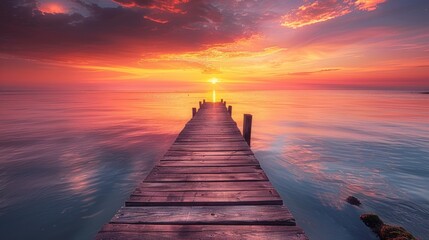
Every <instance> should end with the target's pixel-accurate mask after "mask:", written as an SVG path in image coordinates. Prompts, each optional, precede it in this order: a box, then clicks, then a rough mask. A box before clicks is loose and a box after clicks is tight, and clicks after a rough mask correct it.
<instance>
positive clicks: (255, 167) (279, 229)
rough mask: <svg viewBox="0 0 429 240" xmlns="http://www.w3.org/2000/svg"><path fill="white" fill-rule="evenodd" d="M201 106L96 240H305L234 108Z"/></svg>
mask: <svg viewBox="0 0 429 240" xmlns="http://www.w3.org/2000/svg"><path fill="white" fill-rule="evenodd" d="M200 106H201V107H200V108H199V110H198V111H196V110H194V111H193V115H194V116H193V118H192V119H191V120H190V121H189V122H188V123H187V124H186V126H185V128H184V129H183V130H182V132H181V133H180V134H179V136H178V137H177V139H176V141H175V142H174V143H173V145H172V146H171V147H170V149H169V150H168V151H167V153H166V154H165V155H164V157H163V158H162V159H161V161H159V163H158V164H157V165H156V166H155V168H154V169H153V170H152V171H151V172H150V174H149V175H148V176H147V177H146V179H145V180H144V181H143V182H142V183H141V184H140V185H139V186H138V187H137V189H136V190H135V191H134V192H133V193H132V195H131V196H130V198H129V199H128V200H127V201H126V202H125V206H124V207H122V208H121V209H120V210H119V211H118V212H117V213H116V214H115V216H114V217H113V218H112V219H111V220H110V222H109V223H107V224H106V225H104V226H103V227H102V229H101V230H100V232H99V233H98V234H97V236H96V238H97V239H270V240H273V239H307V237H306V236H305V234H304V232H303V231H302V230H301V229H300V228H299V227H297V226H296V224H295V220H294V218H293V216H292V214H291V213H290V212H289V211H288V209H287V208H286V207H285V206H284V205H283V201H282V199H281V198H280V196H279V194H278V193H277V191H276V190H275V189H274V188H273V186H272V185H271V183H270V182H269V180H268V178H267V176H266V175H265V173H264V171H263V170H262V169H261V167H260V165H259V163H258V161H257V159H256V158H255V156H254V154H253V152H252V151H251V150H250V147H249V145H248V144H247V142H246V141H245V140H244V138H243V137H242V135H241V133H240V131H239V129H238V128H237V124H236V123H235V122H234V120H233V119H232V118H231V112H230V111H232V108H229V109H227V108H226V104H225V103H224V102H221V103H209V102H205V101H204V103H200ZM250 122H251V119H250ZM248 135H249V136H250V133H249V134H248ZM249 143H250V140H249Z"/></svg>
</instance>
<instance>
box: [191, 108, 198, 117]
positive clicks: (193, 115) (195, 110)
mask: <svg viewBox="0 0 429 240" xmlns="http://www.w3.org/2000/svg"><path fill="white" fill-rule="evenodd" d="M195 114H197V108H192V117H195Z"/></svg>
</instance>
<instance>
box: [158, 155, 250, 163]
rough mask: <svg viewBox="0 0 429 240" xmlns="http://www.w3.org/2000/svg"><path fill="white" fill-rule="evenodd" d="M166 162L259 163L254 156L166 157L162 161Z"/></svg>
mask: <svg viewBox="0 0 429 240" xmlns="http://www.w3.org/2000/svg"><path fill="white" fill-rule="evenodd" d="M163 160H166V161H169V160H176V161H190V160H197V161H201V160H205V161H229V160H231V161H232V160H241V161H244V160H246V161H252V162H258V161H257V160H256V158H255V156H254V155H252V154H249V155H238V156H237V155H232V156H208V155H207V156H206V155H185V156H183V155H182V156H180V155H176V156H174V155H172V156H164V157H163V158H162V159H161V161H163Z"/></svg>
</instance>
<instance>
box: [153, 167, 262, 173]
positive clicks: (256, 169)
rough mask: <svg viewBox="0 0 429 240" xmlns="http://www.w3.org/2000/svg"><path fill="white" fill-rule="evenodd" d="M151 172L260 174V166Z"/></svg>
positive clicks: (193, 168)
mask: <svg viewBox="0 0 429 240" xmlns="http://www.w3.org/2000/svg"><path fill="white" fill-rule="evenodd" d="M152 171H154V172H157V173H161V174H165V173H193V174H195V173H212V174H214V173H255V172H262V169H261V167H260V166H243V167H242V166H240V167H206V166H204V167H185V168H184V167H160V166H158V167H155V168H154V169H153V170H152Z"/></svg>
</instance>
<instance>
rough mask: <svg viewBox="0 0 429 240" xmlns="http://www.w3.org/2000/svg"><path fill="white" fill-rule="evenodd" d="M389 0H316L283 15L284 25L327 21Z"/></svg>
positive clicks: (301, 25) (298, 25)
mask: <svg viewBox="0 0 429 240" xmlns="http://www.w3.org/2000/svg"><path fill="white" fill-rule="evenodd" d="M386 1H387V0H354V1H351V0H327V1H314V2H312V3H309V4H305V5H302V6H300V7H299V8H298V9H295V10H293V11H292V12H290V13H288V14H286V15H284V16H283V17H282V24H281V25H282V26H285V27H289V28H293V29H296V28H300V27H303V26H307V25H311V24H315V23H319V22H325V21H328V20H331V19H334V18H337V17H341V16H344V15H346V14H349V13H351V12H352V11H353V10H355V9H357V10H362V11H373V10H375V9H376V8H377V6H378V4H381V3H384V2H386Z"/></svg>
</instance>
